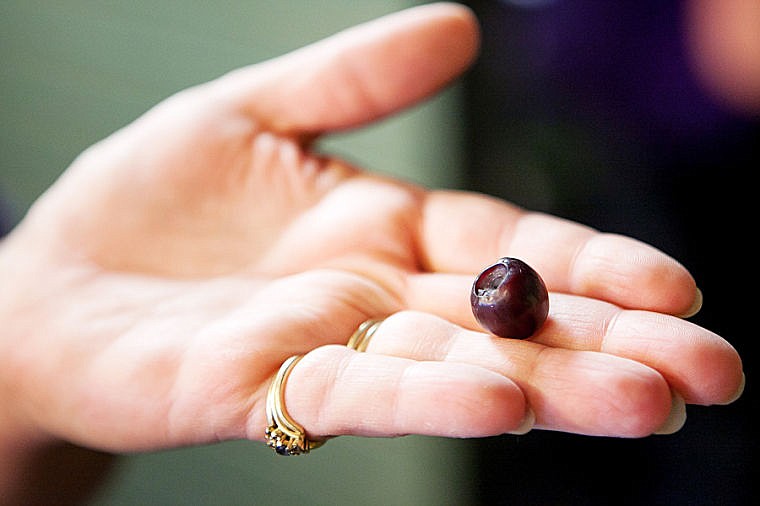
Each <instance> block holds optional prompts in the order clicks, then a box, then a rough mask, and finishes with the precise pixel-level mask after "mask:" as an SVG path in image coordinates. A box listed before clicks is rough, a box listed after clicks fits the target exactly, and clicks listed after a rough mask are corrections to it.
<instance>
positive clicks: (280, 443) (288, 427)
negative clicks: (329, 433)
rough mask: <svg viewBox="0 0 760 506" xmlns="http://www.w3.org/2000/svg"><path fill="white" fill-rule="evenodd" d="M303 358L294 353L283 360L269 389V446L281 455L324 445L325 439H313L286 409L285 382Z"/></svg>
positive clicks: (267, 404)
mask: <svg viewBox="0 0 760 506" xmlns="http://www.w3.org/2000/svg"><path fill="white" fill-rule="evenodd" d="M302 358H303V355H294V356H292V357H290V358H289V359H287V360H286V361H285V362H283V364H282V366H280V370H279V371H277V375H276V376H275V377H274V380H272V383H271V384H270V385H269V390H268V391H267V403H266V412H267V422H268V423H269V426H268V427H267V429H266V431H265V435H266V442H267V446H269V447H270V448H272V449H273V450H274V451H275V452H277V453H278V454H279V455H301V454H303V453H309V452H310V451H311V450H313V449H315V448H318V447H320V446H322V445H323V444H324V443H325V441H324V440H319V441H312V440H310V439H309V438H307V437H306V431H305V430H304V428H303V427H301V426H300V425H299V424H298V423H296V422H295V421H294V420H293V419H292V418H291V417H290V415H289V414H288V411H287V409H285V383H286V382H287V380H288V377H289V376H290V372H291V371H292V370H293V367H294V366H295V365H296V364H297V363H298V361H299V360H301V359H302Z"/></svg>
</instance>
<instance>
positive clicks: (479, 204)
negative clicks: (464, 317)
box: [419, 191, 701, 315]
mask: <svg viewBox="0 0 760 506" xmlns="http://www.w3.org/2000/svg"><path fill="white" fill-rule="evenodd" d="M419 241H420V251H421V256H422V264H423V267H424V268H425V269H427V270H429V271H431V272H451V273H459V274H472V275H475V274H477V273H478V272H480V271H481V270H483V269H484V268H485V267H487V266H488V265H490V264H492V263H493V262H495V261H496V260H497V259H498V258H500V257H504V256H512V257H518V258H520V259H522V260H524V261H525V262H527V263H528V264H530V265H531V266H532V267H533V268H535V269H536V270H537V271H538V272H539V273H540V274H541V277H542V278H543V279H544V281H545V282H546V285H547V288H548V289H549V290H551V291H557V292H565V293H572V294H577V295H583V296H586V297H592V298H596V299H600V300H606V301H608V302H612V303H614V304H617V305H619V306H622V307H625V308H635V309H646V310H649V311H657V312H663V313H670V314H676V315H688V314H691V313H694V312H696V310H697V309H698V308H699V304H700V303H701V294H700V292H699V290H698V289H697V286H696V283H695V281H694V278H692V276H691V274H689V272H688V271H687V270H686V268H685V267H684V266H683V265H681V264H680V263H679V262H677V261H676V260H674V259H673V258H672V257H670V256H668V255H666V254H665V253H663V252H661V251H659V250H657V249H656V248H654V247H652V246H649V245H647V244H644V243H642V242H640V241H637V240H635V239H631V238H628V237H624V236H621V235H616V234H605V233H600V232H599V231H597V230H594V229H592V228H590V227H586V226H583V225H580V224H578V223H574V222H571V221H568V220H564V219H561V218H557V217H553V216H548V215H545V214H542V213H535V212H527V211H525V210H523V209H521V208H519V207H517V206H514V205H511V204H508V203H506V202H503V201H501V200H498V199H495V198H490V197H486V196H483V195H477V194H471V193H465V192H452V191H437V192H431V193H430V194H428V196H427V197H426V200H425V202H424V207H423V211H422V217H421V225H420V231H419Z"/></svg>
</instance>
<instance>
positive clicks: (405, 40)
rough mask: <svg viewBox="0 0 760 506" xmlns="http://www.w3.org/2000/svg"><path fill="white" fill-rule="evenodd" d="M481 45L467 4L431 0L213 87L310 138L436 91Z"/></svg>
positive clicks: (273, 123)
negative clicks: (426, 3)
mask: <svg viewBox="0 0 760 506" xmlns="http://www.w3.org/2000/svg"><path fill="white" fill-rule="evenodd" d="M477 46H478V29H477V23H476V21H475V17H474V16H473V14H472V13H471V12H470V11H469V10H468V9H466V8H465V7H464V6H461V5H458V4H453V3H436V4H429V5H424V6H420V7H415V8H412V9H407V10H404V11H401V12H398V13H395V14H391V15H389V16H386V17H383V18H380V19H378V20H375V21H371V22H369V23H365V24H362V25H359V26H357V27H354V28H351V29H348V30H346V31H344V32H341V33H339V34H337V35H335V36H333V37H330V38H327V39H325V40H323V41H320V42H317V43H315V44H313V45H311V46H307V47H305V48H303V49H301V50H298V51H295V52H293V53H290V54H288V55H285V56H283V57H280V58H276V59H274V60H270V61H268V62H264V63H262V64H259V65H253V66H250V67H247V68H243V69H239V70H236V71H233V72H231V73H230V74H228V75H226V76H224V77H223V78H221V79H220V80H218V82H216V83H215V88H216V89H217V90H218V91H219V92H220V94H221V95H222V96H224V97H226V98H227V99H231V100H232V101H233V102H234V103H236V104H238V105H239V106H240V108H241V110H243V111H244V112H245V113H246V114H247V115H248V116H249V117H253V118H256V119H257V120H258V121H260V122H262V123H263V124H264V125H265V126H266V127H268V128H270V129H272V130H274V131H276V132H278V133H289V134H297V135H309V134H315V133H320V132H323V131H328V130H335V129H344V128H349V127H353V126H357V125H360V124H363V123H367V122H369V121H372V120H375V119H377V118H381V117H383V116H386V115H388V114H390V113H393V112H395V111H397V110H399V109H401V108H403V107H405V106H408V105H410V104H413V103H415V102H417V101H419V100H421V99H423V98H425V97H427V96H429V95H431V94H432V93H434V92H435V91H437V90H438V89H439V88H441V87H442V86H444V85H445V84H447V83H448V82H450V81H451V80H452V79H453V78H454V77H456V76H457V75H458V74H459V73H461V72H462V71H463V70H464V69H465V68H466V67H467V66H468V65H469V64H470V62H471V61H472V59H473V58H474V55H475V53H476V50H477Z"/></svg>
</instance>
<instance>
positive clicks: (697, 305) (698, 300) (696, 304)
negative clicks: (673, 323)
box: [678, 288, 702, 318]
mask: <svg viewBox="0 0 760 506" xmlns="http://www.w3.org/2000/svg"><path fill="white" fill-rule="evenodd" d="M700 309H702V290H700V289H699V288H697V293H696V295H695V296H694V301H693V302H692V303H691V306H689V309H687V310H686V312H684V313H683V314H680V315H678V316H679V317H681V318H691V317H692V316H694V315H695V314H697V313H699V310H700Z"/></svg>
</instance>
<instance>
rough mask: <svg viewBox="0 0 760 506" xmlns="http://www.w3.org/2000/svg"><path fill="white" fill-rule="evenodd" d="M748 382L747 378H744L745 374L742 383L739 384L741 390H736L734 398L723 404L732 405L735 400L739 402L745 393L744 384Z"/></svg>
mask: <svg viewBox="0 0 760 506" xmlns="http://www.w3.org/2000/svg"><path fill="white" fill-rule="evenodd" d="M746 382H747V377H746V376H744V373H742V382H741V383H740V384H739V388H738V389H737V390H736V393H735V394H734V396H733V397H731V398H730V399H729V400H727V401H726V402H725V403H722V404H731V403H732V402H734V401H735V400H737V399H738V398H739V397H741V396H742V394H743V393H744V384H745V383H746Z"/></svg>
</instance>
